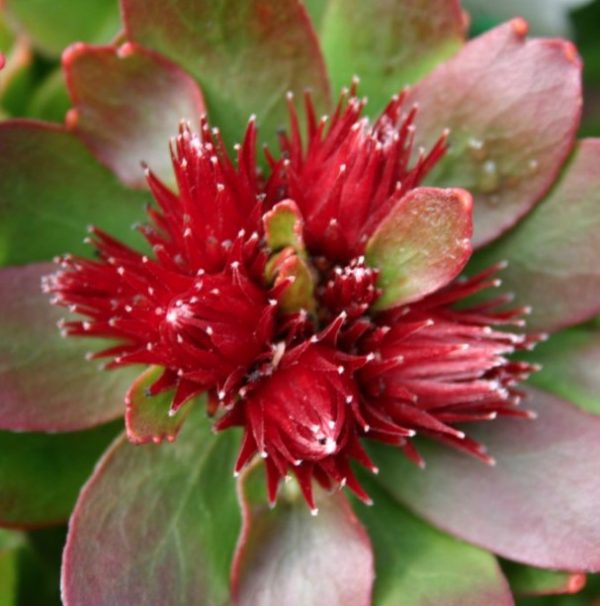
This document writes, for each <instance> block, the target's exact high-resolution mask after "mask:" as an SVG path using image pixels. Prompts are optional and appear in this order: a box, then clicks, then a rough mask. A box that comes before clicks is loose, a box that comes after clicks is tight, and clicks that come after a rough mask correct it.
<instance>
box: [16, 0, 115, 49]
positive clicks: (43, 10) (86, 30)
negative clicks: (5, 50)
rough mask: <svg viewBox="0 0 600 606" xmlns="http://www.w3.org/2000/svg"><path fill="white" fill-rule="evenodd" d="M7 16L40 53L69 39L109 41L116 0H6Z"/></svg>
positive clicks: (63, 44) (62, 47) (56, 47)
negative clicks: (79, 0)
mask: <svg viewBox="0 0 600 606" xmlns="http://www.w3.org/2000/svg"><path fill="white" fill-rule="evenodd" d="M6 10H7V12H8V15H9V16H10V18H11V19H12V20H13V21H15V22H16V25H17V28H18V29H19V31H22V32H23V33H25V34H26V35H27V37H28V38H30V39H31V40H32V41H33V44H34V45H35V47H36V48H38V49H39V50H41V51H42V52H43V53H44V54H47V55H50V56H53V57H58V56H59V55H60V53H61V52H62V51H63V50H64V48H65V47H67V46H68V45H69V44H71V43H72V42H78V41H83V42H96V43H98V42H109V41H110V40H111V39H112V38H113V37H114V36H115V35H116V34H117V32H118V31H119V5H118V1H117V0H86V1H85V2H73V0H25V1H23V0H6Z"/></svg>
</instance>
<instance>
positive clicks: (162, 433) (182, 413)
mask: <svg viewBox="0 0 600 606" xmlns="http://www.w3.org/2000/svg"><path fill="white" fill-rule="evenodd" d="M163 370H164V369H163V368H161V367H158V366H151V367H150V368H147V369H146V370H145V371H144V372H143V373H142V374H141V375H140V376H139V377H138V378H137V379H136V380H135V381H134V383H133V385H132V386H131V389H130V390H129V391H128V393H127V397H126V398H125V400H126V404H127V412H126V414H125V423H126V427H127V437H128V438H129V441H130V442H133V443H134V444H145V443H148V442H154V443H159V442H162V441H163V440H167V441H169V442H172V441H173V440H174V439H175V438H176V436H177V434H178V433H179V430H180V429H181V426H182V425H183V422H184V421H185V419H186V417H187V415H188V414H189V412H190V410H191V407H192V403H191V402H188V403H187V404H186V405H185V406H184V407H182V408H181V409H179V410H178V411H177V413H176V414H175V415H174V416H170V415H169V409H170V408H171V402H172V400H173V390H168V391H163V392H161V393H159V394H156V395H153V396H152V395H148V394H147V393H146V390H147V389H148V388H149V387H150V386H151V385H152V384H153V383H154V382H155V381H157V380H158V379H159V377H160V375H161V374H162V372H163Z"/></svg>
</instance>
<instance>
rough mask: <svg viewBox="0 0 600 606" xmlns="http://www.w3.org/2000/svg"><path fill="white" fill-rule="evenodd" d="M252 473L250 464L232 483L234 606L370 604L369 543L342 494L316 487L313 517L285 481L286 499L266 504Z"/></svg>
mask: <svg viewBox="0 0 600 606" xmlns="http://www.w3.org/2000/svg"><path fill="white" fill-rule="evenodd" d="M257 473H260V474H261V475H262V471H259V470H257V469H256V467H255V468H254V469H250V470H249V471H247V472H245V473H244V474H242V476H241V478H240V481H239V485H238V495H239V500H240V505H241V506H242V512H243V526H242V532H241V535H240V538H239V541H238V546H237V549H236V554H235V559H234V563H233V568H232V593H233V596H234V603H235V604H236V606H279V605H280V604H286V606H320V605H321V604H327V605H328V606H368V605H370V604H371V587H372V584H373V579H374V570H373V553H372V551H371V542H370V540H369V537H368V536H367V533H366V532H365V530H364V528H363V527H362V526H361V524H360V522H359V521H358V519H357V518H356V516H355V515H354V512H353V511H352V508H351V507H350V505H349V503H348V501H347V500H346V497H345V496H344V495H343V494H342V493H340V492H337V493H334V494H331V495H326V494H325V493H321V498H320V499H318V504H319V513H318V515H316V516H313V515H311V514H310V512H309V510H308V509H307V507H306V504H305V503H304V501H303V500H302V497H301V496H300V490H299V489H298V488H297V487H296V486H295V485H294V484H292V483H290V484H288V485H286V494H287V496H288V498H285V497H283V498H282V499H281V500H280V502H279V503H278V504H277V506H276V507H275V508H274V509H270V508H269V506H268V505H267V504H266V502H265V498H264V492H265V491H264V487H261V486H260V484H261V482H258V481H257V480H256V479H255V478H252V477H249V476H252V475H256V474H257ZM252 484H255V485H256V486H252ZM249 485H250V486H249Z"/></svg>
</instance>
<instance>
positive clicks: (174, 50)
mask: <svg viewBox="0 0 600 606" xmlns="http://www.w3.org/2000/svg"><path fill="white" fill-rule="evenodd" d="M121 7H122V11H123V16H124V20H125V29H126V33H127V36H128V37H129V38H130V39H131V40H133V41H135V42H138V43H140V44H142V45H143V46H145V47H147V48H150V49H153V50H156V51H158V52H160V53H162V54H163V55H164V56H166V57H168V58H169V59H171V60H173V61H175V62H176V63H178V64H179V65H181V66H182V67H183V68H184V69H186V70H187V71H188V72H189V73H190V74H192V75H193V76H194V77H195V78H196V79H197V80H198V82H200V84H201V86H202V89H203V91H204V93H205V96H206V101H207V104H208V108H209V111H210V115H211V119H212V120H213V121H214V122H215V123H216V124H218V125H219V126H220V127H221V128H222V129H223V131H224V135H225V138H226V140H227V141H228V142H230V143H233V142H235V141H239V138H240V137H241V135H242V133H243V130H244V125H245V123H246V121H247V120H248V116H249V115H250V113H252V112H254V113H256V115H257V116H258V124H259V126H260V128H261V130H262V135H263V139H266V140H270V141H275V140H276V139H275V134H276V131H277V129H278V128H280V127H282V126H285V125H286V122H287V109H286V104H285V99H284V94H285V93H286V92H287V91H291V92H294V93H296V94H302V93H303V91H304V90H305V89H306V88H310V89H312V91H313V96H314V98H315V100H316V101H317V105H318V106H319V108H320V109H321V110H325V109H327V107H328V105H329V82H328V79H327V73H326V70H325V65H324V61H323V58H322V56H321V51H320V49H319V44H318V41H317V38H316V35H315V32H314V30H313V28H312V25H311V23H310V20H309V18H308V16H307V14H306V11H305V9H304V7H303V6H302V4H301V3H300V2H298V1H297V0H250V1H248V2H243V3H240V2H238V1H237V0H226V1H225V2H220V3H215V2H211V1H209V0H198V1H196V2H189V1H187V0H123V1H122V2H121ZM232 57H235V59H234V60H232Z"/></svg>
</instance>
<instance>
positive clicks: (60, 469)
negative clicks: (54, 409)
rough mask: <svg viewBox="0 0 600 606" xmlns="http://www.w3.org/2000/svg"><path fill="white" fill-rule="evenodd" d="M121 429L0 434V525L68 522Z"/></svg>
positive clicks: (99, 428) (7, 432)
mask: <svg viewBox="0 0 600 606" xmlns="http://www.w3.org/2000/svg"><path fill="white" fill-rule="evenodd" d="M118 425H119V424H116V423H113V424H110V425H103V426H101V427H97V428H95V429H91V430H87V431H81V432H77V433H64V434H44V433H12V432H9V431H0V525H4V526H14V527H39V526H49V525H53V524H58V523H60V522H64V521H65V520H66V519H67V518H68V517H69V515H70V513H71V510H72V508H73V505H74V503H75V499H76V498H77V494H78V493H79V489H80V488H81V486H82V484H83V483H84V482H85V480H86V479H87V477H88V476H89V474H90V473H91V472H92V469H93V468H94V464H95V463H96V461H97V460H98V458H99V457H100V455H101V454H102V452H103V450H104V449H105V448H106V446H107V445H108V443H109V442H110V441H111V440H112V439H113V438H114V436H115V435H116V433H117V431H118Z"/></svg>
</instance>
